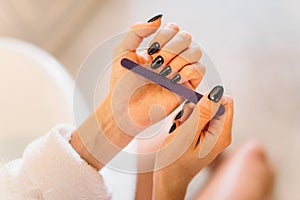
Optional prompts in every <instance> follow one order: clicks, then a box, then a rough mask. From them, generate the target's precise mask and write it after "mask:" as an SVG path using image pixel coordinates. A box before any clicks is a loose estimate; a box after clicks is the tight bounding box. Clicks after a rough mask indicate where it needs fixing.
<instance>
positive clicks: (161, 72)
mask: <svg viewBox="0 0 300 200" xmlns="http://www.w3.org/2000/svg"><path fill="white" fill-rule="evenodd" d="M171 72H172V68H171V67H170V66H166V67H165V68H163V69H162V70H161V71H160V72H159V75H161V76H163V77H165V76H167V75H168V74H170V73H171Z"/></svg>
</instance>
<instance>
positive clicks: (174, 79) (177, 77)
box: [171, 74, 181, 83]
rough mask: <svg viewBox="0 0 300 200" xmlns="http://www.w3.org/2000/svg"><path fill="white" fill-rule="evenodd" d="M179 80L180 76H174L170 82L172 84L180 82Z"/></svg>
mask: <svg viewBox="0 0 300 200" xmlns="http://www.w3.org/2000/svg"><path fill="white" fill-rule="evenodd" d="M180 79H181V76H180V74H176V75H175V76H174V77H173V78H172V79H171V81H172V82H173V83H177V82H178V81H180Z"/></svg>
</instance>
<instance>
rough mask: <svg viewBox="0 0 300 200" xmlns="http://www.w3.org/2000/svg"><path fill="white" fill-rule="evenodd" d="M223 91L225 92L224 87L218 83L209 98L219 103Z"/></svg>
mask: <svg viewBox="0 0 300 200" xmlns="http://www.w3.org/2000/svg"><path fill="white" fill-rule="evenodd" d="M223 93H224V88H223V87H222V86H220V85H217V86H216V87H214V89H212V90H211V91H210V93H209V95H208V99H209V100H211V101H213V102H216V103H217V102H218V101H220V99H221V98H222V96H223Z"/></svg>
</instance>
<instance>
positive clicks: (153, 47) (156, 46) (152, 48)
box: [148, 42, 160, 55]
mask: <svg viewBox="0 0 300 200" xmlns="http://www.w3.org/2000/svg"><path fill="white" fill-rule="evenodd" d="M159 48H160V44H159V43H158V42H154V43H153V44H151V46H150V47H149V49H148V54H149V55H153V54H155V53H156V52H157V51H158V50H159Z"/></svg>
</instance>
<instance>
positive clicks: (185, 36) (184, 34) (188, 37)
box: [180, 31, 192, 42]
mask: <svg viewBox="0 0 300 200" xmlns="http://www.w3.org/2000/svg"><path fill="white" fill-rule="evenodd" d="M180 35H183V36H184V38H185V40H188V41H189V42H190V41H192V35H191V34H190V33H188V32H187V31H180Z"/></svg>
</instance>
